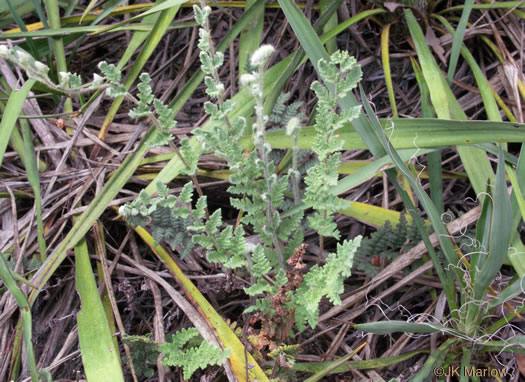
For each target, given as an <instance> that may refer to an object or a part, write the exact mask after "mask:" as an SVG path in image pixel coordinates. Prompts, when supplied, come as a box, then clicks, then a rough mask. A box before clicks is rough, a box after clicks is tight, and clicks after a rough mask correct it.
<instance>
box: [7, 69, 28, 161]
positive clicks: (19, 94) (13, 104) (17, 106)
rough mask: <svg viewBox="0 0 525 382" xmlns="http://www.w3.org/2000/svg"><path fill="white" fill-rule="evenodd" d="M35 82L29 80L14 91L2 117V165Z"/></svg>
mask: <svg viewBox="0 0 525 382" xmlns="http://www.w3.org/2000/svg"><path fill="white" fill-rule="evenodd" d="M35 82H36V81H35V80H31V79H30V80H27V81H26V83H25V84H24V86H23V87H22V88H21V89H20V90H17V91H12V92H11V95H10V96H9V99H8V101H7V104H6V106H5V112H4V114H3V115H2V121H1V122H0V164H2V159H3V158H4V154H5V150H6V148H7V143H8V142H9V138H10V137H11V132H12V131H13V129H14V127H15V123H16V120H17V118H18V115H19V114H20V111H21V110H22V106H23V105H24V101H25V100H26V98H27V95H28V93H29V91H30V90H31V88H32V87H33V85H34V84H35Z"/></svg>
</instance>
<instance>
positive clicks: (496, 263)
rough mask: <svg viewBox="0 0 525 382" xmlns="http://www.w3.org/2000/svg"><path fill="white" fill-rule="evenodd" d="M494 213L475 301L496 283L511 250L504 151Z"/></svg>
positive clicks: (509, 211)
mask: <svg viewBox="0 0 525 382" xmlns="http://www.w3.org/2000/svg"><path fill="white" fill-rule="evenodd" d="M493 204H494V207H493V212H492V219H491V223H490V225H491V228H490V238H489V248H488V249H489V254H488V257H487V258H486V260H485V261H484V262H482V263H481V264H480V266H481V272H480V274H479V275H478V276H477V277H476V279H475V281H474V288H473V289H474V299H475V300H481V299H482V298H484V297H485V295H486V293H487V288H488V287H489V286H490V284H491V283H492V282H493V281H494V278H495V277H496V274H497V273H498V272H499V270H500V267H501V265H502V264H503V262H504V261H505V258H506V257H507V251H508V249H509V245H510V240H511V235H512V228H513V227H512V224H509V222H508V218H509V216H512V211H511V203H510V197H509V193H508V191H507V182H506V180H505V162H504V160H503V149H501V150H500V155H499V156H498V168H497V172H496V184H495V189H494V193H493Z"/></svg>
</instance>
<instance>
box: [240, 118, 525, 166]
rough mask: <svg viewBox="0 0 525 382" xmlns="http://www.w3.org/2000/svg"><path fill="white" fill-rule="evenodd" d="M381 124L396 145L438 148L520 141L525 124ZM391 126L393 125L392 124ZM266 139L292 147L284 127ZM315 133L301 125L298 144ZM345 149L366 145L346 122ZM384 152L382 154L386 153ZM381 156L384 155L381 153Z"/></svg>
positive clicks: (243, 142)
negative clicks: (283, 129)
mask: <svg viewBox="0 0 525 382" xmlns="http://www.w3.org/2000/svg"><path fill="white" fill-rule="evenodd" d="M380 122H381V126H382V128H383V129H385V131H386V132H387V134H388V135H389V140H390V141H391V143H392V145H393V146H394V147H395V148H396V149H412V148H417V147H419V148H435V147H445V146H455V145H462V146H463V147H465V146H467V145H472V144H479V143H489V142H498V141H501V142H521V141H523V140H524V138H525V125H522V124H515V123H509V122H491V121H452V120H448V121H447V120H441V119H431V118H430V119H426V118H410V119H405V118H401V119H392V120H381V121H380ZM392 126H394V127H393V128H392ZM265 137H266V138H265V139H266V140H267V141H268V143H270V144H271V145H272V147H275V148H279V149H282V148H290V147H291V142H292V141H291V139H290V138H289V137H287V136H286V133H285V132H284V131H282V130H281V131H270V132H268V133H267V134H266V135H265ZM314 137H315V131H314V129H313V127H306V128H303V129H301V133H300V135H299V147H300V148H311V145H312V143H313V140H314ZM340 137H341V140H343V141H344V143H343V148H344V149H366V148H367V145H366V144H365V142H363V141H362V139H361V137H360V136H359V135H358V134H357V132H355V131H353V130H352V129H351V126H350V125H349V124H346V125H345V126H344V127H343V129H342V131H341V133H340ZM251 139H252V137H251V136H246V137H243V138H241V142H240V143H241V145H243V147H249V145H250V144H251V142H249V141H250V140H251ZM384 155H385V154H383V155H382V156H384ZM382 156H381V157H382Z"/></svg>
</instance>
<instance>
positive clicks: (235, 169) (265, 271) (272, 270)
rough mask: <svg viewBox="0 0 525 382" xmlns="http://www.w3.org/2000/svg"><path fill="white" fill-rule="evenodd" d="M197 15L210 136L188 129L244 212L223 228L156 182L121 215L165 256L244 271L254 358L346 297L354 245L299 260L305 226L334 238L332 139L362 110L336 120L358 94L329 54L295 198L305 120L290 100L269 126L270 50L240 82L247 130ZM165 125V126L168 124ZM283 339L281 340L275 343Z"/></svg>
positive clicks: (338, 146)
mask: <svg viewBox="0 0 525 382" xmlns="http://www.w3.org/2000/svg"><path fill="white" fill-rule="evenodd" d="M194 12H195V19H196V21H197V23H198V24H199V25H200V26H201V28H200V30H199V36H200V39H199V44H198V46H199V48H200V49H201V53H200V61H201V67H202V70H203V72H204V73H205V74H206V77H205V79H204V82H205V84H206V86H207V88H206V93H207V94H208V95H209V97H210V101H208V102H206V103H205V104H204V111H205V112H206V113H207V114H208V115H209V117H210V121H211V123H212V124H213V127H212V128H211V129H207V130H203V129H196V130H194V134H195V135H196V137H197V139H198V140H199V141H200V142H201V144H202V146H203V148H204V149H205V150H206V151H208V152H211V153H214V154H215V155H216V156H218V157H221V158H223V159H225V160H226V161H227V163H228V166H229V168H230V170H231V171H232V174H231V176H230V183H231V185H230V187H229V188H228V192H229V193H230V194H231V195H232V196H231V199H230V203H231V205H232V206H233V207H234V208H236V209H238V210H239V211H242V218H241V219H240V224H238V225H236V226H232V225H230V224H226V223H225V222H224V221H223V219H222V212H221V210H220V209H218V210H216V211H214V212H213V213H211V214H208V212H207V207H208V205H207V198H206V196H200V197H199V198H198V199H196V202H195V203H194V204H193V203H192V200H194V198H193V186H192V183H191V182H189V183H187V184H186V185H184V187H183V189H182V191H181V193H180V195H179V196H178V197H176V196H174V195H171V194H170V192H169V190H168V188H167V187H166V186H165V185H163V184H161V183H158V184H157V185H156V187H157V194H158V197H156V198H153V199H152V198H150V196H149V195H148V194H147V193H146V192H145V191H143V192H141V193H140V194H139V197H138V198H137V200H135V201H134V202H133V203H130V204H127V205H125V206H122V207H121V208H120V211H119V212H120V214H121V215H123V216H125V217H127V219H128V222H130V223H131V224H133V225H140V226H145V225H147V224H150V225H151V226H152V232H153V236H154V237H155V239H156V240H157V241H158V242H160V241H167V242H168V243H169V244H170V246H171V247H172V248H175V247H182V249H183V251H182V253H183V255H184V254H186V253H188V251H189V250H191V248H192V245H199V246H200V247H203V248H205V249H206V250H207V251H206V258H207V260H208V261H209V262H212V263H219V264H221V265H222V266H223V267H224V268H228V269H232V270H235V269H239V268H241V269H243V270H245V271H246V272H248V274H249V276H250V286H249V287H246V288H245V289H244V291H245V293H246V294H248V295H249V296H251V297H252V301H253V302H254V303H253V305H251V306H249V307H248V308H247V309H246V310H245V311H244V313H255V314H256V316H255V317H257V318H256V319H259V320H261V321H262V328H263V329H261V330H260V331H259V333H256V334H255V335H252V339H253V340H254V341H255V342H258V343H259V345H260V347H259V348H260V349H262V348H263V347H265V346H269V347H270V350H275V349H276V346H277V345H276V342H274V339H273V336H274V335H275V333H277V330H276V328H279V327H281V328H287V329H285V330H284V331H283V330H280V331H279V332H280V333H285V337H286V336H288V334H289V332H290V329H291V328H292V327H293V324H294V323H295V326H296V327H297V329H298V330H300V331H301V330H303V329H305V328H306V326H307V325H308V326H310V327H312V328H314V327H315V326H316V325H317V323H318V316H319V304H320V302H321V300H322V298H323V297H326V298H327V299H328V300H329V301H330V302H332V303H334V304H339V303H340V302H341V301H340V297H339V295H340V294H341V293H342V292H343V290H344V281H345V279H346V278H347V277H349V276H350V274H351V269H352V262H353V257H354V254H355V252H356V250H357V248H358V247H359V245H360V241H361V237H357V238H355V239H354V240H352V241H348V240H345V241H342V242H340V243H338V244H337V247H336V251H335V252H334V253H330V254H329V255H328V257H327V258H326V259H325V260H324V261H323V262H324V264H317V265H314V266H313V267H311V268H310V269H309V270H308V272H306V273H305V272H304V269H303V268H305V265H304V263H303V262H302V256H303V255H304V253H305V250H306V245H304V244H303V239H304V237H303V232H304V230H305V229H306V228H307V227H308V226H309V227H310V228H313V229H314V230H316V231H317V232H318V233H319V235H320V237H321V246H323V243H322V240H323V239H322V237H323V236H330V237H334V238H336V239H337V240H339V238H340V234H339V231H338V229H337V226H336V224H335V222H334V221H333V217H332V216H333V214H334V212H336V211H337V210H338V209H341V208H342V207H343V202H342V201H340V200H339V199H338V198H337V197H336V196H334V195H332V194H331V193H330V189H331V188H332V186H333V185H334V184H335V183H336V182H337V180H338V174H337V167H338V166H339V164H340V161H341V154H340V151H341V150H342V147H343V142H342V141H341V140H340V139H339V137H338V135H337V130H338V129H340V128H341V127H342V126H343V123H345V122H347V121H351V120H352V119H353V118H355V117H357V116H358V114H359V112H360V110H359V108H358V107H356V108H353V109H350V110H345V111H340V110H338V109H337V100H338V97H344V96H345V95H346V94H347V93H348V92H350V91H351V90H352V89H353V88H354V87H355V86H356V84H357V82H358V81H359V79H360V77H361V71H360V68H359V66H358V65H357V64H356V61H355V59H354V58H352V57H349V56H348V55H347V54H346V53H341V52H336V53H335V54H334V55H332V57H331V59H330V61H322V62H321V63H320V64H321V67H322V68H323V70H322V71H321V79H322V80H323V82H324V83H325V84H323V83H321V82H316V83H314V84H313V85H312V89H313V90H314V92H315V93H316V95H317V97H318V98H319V103H318V108H317V118H316V124H315V130H316V138H315V143H314V145H313V151H314V153H315V154H316V156H317V161H316V164H314V165H313V166H311V167H310V169H309V170H308V171H307V174H306V177H305V178H304V184H305V185H306V187H305V188H304V190H301V186H302V184H301V176H300V172H299V170H298V155H299V148H298V138H299V134H300V130H301V119H302V113H301V112H299V111H298V110H299V108H300V103H292V104H290V105H288V106H287V105H286V102H287V101H288V97H289V96H287V95H284V96H282V97H280V99H279V100H278V102H277V105H276V108H275V109H274V112H273V113H272V115H271V118H270V117H269V116H268V115H266V114H265V112H264V95H263V84H264V74H265V70H266V66H267V64H268V62H269V61H270V59H271V56H272V55H273V53H274V51H275V49H274V48H273V47H272V46H270V45H263V46H261V47H260V48H259V49H257V50H256V51H255V52H254V54H253V55H252V57H251V59H250V62H249V66H250V71H248V72H247V73H246V74H243V75H242V76H241V78H240V85H241V87H242V88H245V89H247V90H248V92H249V93H250V94H251V96H252V97H253V99H254V101H255V107H254V114H255V117H254V122H253V124H251V125H248V123H247V121H246V120H245V119H244V118H241V117H235V118H230V112H231V111H232V110H233V108H234V103H233V101H232V100H231V99H227V98H226V97H225V92H224V89H225V86H224V84H223V83H222V82H221V80H220V78H219V74H218V73H219V72H218V70H219V68H220V67H221V65H222V63H223V58H224V57H223V55H222V54H221V53H219V52H216V51H215V49H214V45H213V41H212V40H211V37H210V36H211V32H210V30H209V25H208V16H209V14H210V12H211V9H210V8H209V7H207V6H204V5H203V6H202V7H198V6H194ZM148 82H149V78H148V77H147V76H146V75H143V76H141V85H140V86H139V91H141V94H140V95H139V96H138V97H139V100H140V101H139V102H138V107H137V108H136V109H135V110H134V111H133V112H132V113H133V115H134V116H135V117H142V116H145V115H149V114H148V113H149V111H148V110H149V108H151V105H154V106H155V100H154V99H153V96H152V94H151V92H150V88H149V87H148ZM328 83H330V84H334V85H335V88H336V93H335V94H332V93H330V91H329V90H328V88H327V87H326V84H328ZM155 107H156V106H155ZM156 110H157V114H159V116H160V115H161V112H162V108H160V109H159V108H158V107H156ZM166 118H167V119H169V116H167V117H166ZM159 119H160V118H159ZM269 122H271V123H273V125H274V126H275V125H277V126H279V127H281V128H282V127H286V130H287V134H288V135H290V136H291V138H292V141H293V142H294V144H293V149H292V151H291V155H292V160H291V166H290V169H289V171H288V172H287V173H282V172H278V171H276V162H275V161H274V160H273V157H272V152H273V151H272V147H271V146H270V144H269V143H268V142H267V141H266V139H265V135H266V131H267V129H268V127H269ZM168 124H169V123H168ZM163 125H164V124H163ZM245 135H251V136H253V150H251V151H249V152H245V151H244V150H243V149H242V148H241V147H242V146H241V145H240V144H239V140H240V139H241V137H243V136H245ZM183 147H184V146H183ZM181 151H182V150H181ZM186 155H190V153H189V152H188V153H186V154H185V153H182V156H183V157H184V159H186ZM191 163H192V165H191V166H188V173H190V174H191V171H192V170H193V171H194V170H195V169H196V165H197V160H196V158H191ZM289 190H291V193H292V195H293V202H292V203H289V202H288V201H287V195H289V194H288V191H289ZM301 203H303V206H304V207H306V208H312V209H313V210H314V213H313V214H311V215H310V216H308V217H307V218H306V219H305V216H304V208H294V207H296V206H298V205H299V204H301ZM245 227H249V229H250V231H253V232H255V233H256V234H257V235H258V236H259V238H260V242H259V243H258V244H250V243H248V242H247V241H246V233H245ZM190 242H191V243H190ZM179 249H180V248H179ZM281 337H282V336H281ZM284 339H285V338H280V342H282V340H284ZM173 354H176V355H174V356H173V357H171V358H170V357H168V359H170V360H172V361H170V362H171V364H173V365H175V364H176V365H182V364H184V363H185V362H186V361H180V359H181V358H180V357H182V355H181V353H176V352H175V353H173ZM177 357H179V358H177ZM176 359H179V361H175V360H176ZM176 362H178V363H176ZM185 373H186V372H185Z"/></svg>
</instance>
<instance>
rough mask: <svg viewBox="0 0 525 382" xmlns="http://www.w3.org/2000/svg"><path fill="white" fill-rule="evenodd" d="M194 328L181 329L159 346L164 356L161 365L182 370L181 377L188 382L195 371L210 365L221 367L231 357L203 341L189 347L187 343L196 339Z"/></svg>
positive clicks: (226, 351)
mask: <svg viewBox="0 0 525 382" xmlns="http://www.w3.org/2000/svg"><path fill="white" fill-rule="evenodd" d="M199 336H200V335H199V332H198V331H197V329H195V328H188V329H182V330H181V331H180V332H178V333H175V334H173V335H172V336H171V341H169V342H166V343H164V344H161V345H159V350H160V351H161V352H162V353H163V354H164V360H163V361H162V364H163V365H166V366H177V367H182V368H183V377H184V379H186V380H189V379H190V378H191V376H192V375H193V373H195V371H196V370H197V369H205V368H206V367H208V366H212V365H222V364H223V363H224V362H226V360H227V359H228V357H229V356H230V355H231V350H230V349H226V350H221V349H219V348H218V347H216V346H214V345H211V344H209V343H207V342H206V341H204V340H203V339H201V340H202V342H201V343H200V345H198V346H189V345H188V342H190V341H191V340H192V339H195V338H198V337H199Z"/></svg>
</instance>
